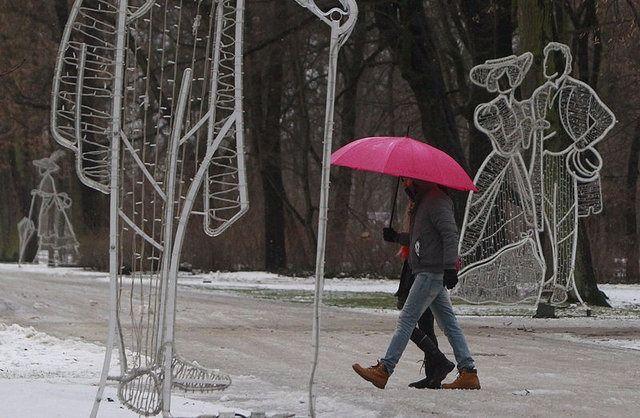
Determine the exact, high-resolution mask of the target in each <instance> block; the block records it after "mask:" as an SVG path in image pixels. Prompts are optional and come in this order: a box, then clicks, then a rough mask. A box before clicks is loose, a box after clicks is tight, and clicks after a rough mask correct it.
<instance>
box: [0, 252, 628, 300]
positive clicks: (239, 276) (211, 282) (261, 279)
mask: <svg viewBox="0 0 640 418" xmlns="http://www.w3.org/2000/svg"><path fill="white" fill-rule="evenodd" d="M3 271H8V272H10V271H20V272H23V273H25V272H26V273H30V272H33V273H38V274H46V275H55V276H57V277H65V276H69V277H86V278H87V279H94V280H98V281H107V280H108V277H107V274H106V273H101V272H94V271H86V270H82V269H79V268H70V267H62V268H50V267H47V266H44V265H37V264H24V265H22V266H20V267H19V266H17V265H16V264H8V263H0V273H1V272H3ZM179 284H180V285H182V286H189V287H193V288H202V289H216V290H225V289H226V290H246V289H249V290H285V291H305V292H313V291H314V289H315V279H314V277H295V276H284V275H280V274H275V273H267V272H262V271H240V272H220V271H218V272H209V273H202V274H189V273H182V272H181V273H180V276H179ZM599 288H600V290H602V291H604V292H605V293H606V294H607V296H609V301H610V303H611V305H612V307H614V308H624V309H640V284H601V285H599ZM397 289H398V281H397V280H384V279H366V278H327V279H325V286H324V290H325V291H327V292H345V293H385V294H393V293H395V292H396V290H397Z"/></svg>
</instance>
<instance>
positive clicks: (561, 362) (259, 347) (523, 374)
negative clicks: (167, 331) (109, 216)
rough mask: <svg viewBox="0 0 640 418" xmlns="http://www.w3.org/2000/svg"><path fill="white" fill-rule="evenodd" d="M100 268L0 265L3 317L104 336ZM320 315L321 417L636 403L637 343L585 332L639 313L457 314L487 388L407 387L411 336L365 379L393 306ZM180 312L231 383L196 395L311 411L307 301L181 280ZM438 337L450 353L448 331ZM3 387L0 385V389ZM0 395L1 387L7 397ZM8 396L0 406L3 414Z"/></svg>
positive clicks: (199, 350) (183, 331) (390, 325)
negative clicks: (401, 352)
mask: <svg viewBox="0 0 640 418" xmlns="http://www.w3.org/2000/svg"><path fill="white" fill-rule="evenodd" d="M102 277H104V275H103V274H102V275H100V274H94V273H83V272H79V271H75V270H71V269H56V270H48V269H42V271H38V270H37V269H36V270H22V271H19V270H17V269H15V268H13V267H12V268H9V267H7V266H6V265H0V323H5V324H13V323H16V324H20V325H21V326H33V327H34V328H35V329H37V330H38V331H40V332H44V333H47V334H50V335H53V336H55V337H58V338H64V339H67V338H70V337H73V338H78V339H81V340H84V341H87V342H97V343H103V342H104V338H105V333H106V293H107V290H106V289H107V283H106V282H105V281H104V280H103V279H102ZM324 313H325V315H324V322H323V340H322V342H323V347H324V348H323V352H322V357H321V373H320V376H319V385H318V386H319V387H318V392H319V395H320V399H319V407H320V408H319V410H320V412H321V413H322V414H323V415H324V416H367V417H368V416H380V417H388V416H391V417H395V416H406V417H414V416H423V415H429V414H437V415H440V416H570V415H574V416H575V415H580V416H602V415H603V413H604V414H606V415H609V416H616V417H625V416H629V417H631V416H637V414H638V411H639V410H640V384H639V383H638V382H640V371H639V370H638V367H637V361H638V359H639V358H640V352H639V351H637V350H632V349H621V348H612V347H609V346H605V345H601V344H596V343H593V342H590V341H593V340H607V339H617V340H624V341H634V340H635V341H638V340H640V319H637V318H577V319H559V320H532V319H529V318H511V317H492V318H481V317H463V318H461V323H462V326H463V329H464V330H465V332H466V334H467V336H468V338H469V344H470V347H471V349H472V351H473V352H474V354H475V357H476V361H477V364H478V368H479V374H480V378H481V383H482V385H483V390H482V391H479V392H447V391H418V390H412V389H409V388H407V387H406V384H407V383H408V382H410V381H412V380H414V379H416V378H417V377H418V369H419V366H418V365H417V363H416V362H417V361H418V360H419V358H420V355H419V352H418V351H417V350H416V349H415V348H414V347H412V346H410V348H409V349H408V351H407V353H406V354H405V356H404V358H403V360H402V361H401V363H400V364H399V366H398V368H397V369H396V370H397V371H396V373H395V374H394V376H393V377H392V379H391V380H390V383H389V385H388V386H387V389H386V390H385V391H380V390H378V389H375V388H374V387H373V386H371V385H369V384H367V383H365V382H363V381H361V380H360V379H359V378H358V377H357V376H356V375H355V374H354V373H353V371H352V370H351V364H352V363H353V362H356V361H359V362H365V363H370V362H375V359H376V357H378V356H381V355H382V354H383V353H382V350H383V349H384V348H385V347H386V343H387V342H388V339H389V337H390V335H391V332H392V330H393V329H394V326H395V319H396V316H395V315H394V314H393V313H390V312H374V311H362V310H346V309H339V308H326V309H325V310H324ZM177 321H178V324H177V329H178V349H179V350H180V351H181V353H182V354H183V355H184V356H185V357H187V358H190V359H195V360H198V361H199V362H200V363H202V364H205V365H211V366H216V367H220V368H222V369H223V370H224V371H226V372H228V373H230V374H231V375H232V378H233V379H234V385H233V386H232V387H231V388H229V390H227V391H226V392H223V393H218V394H213V395H207V396H203V397H200V399H201V400H203V401H209V402H212V403H214V404H217V405H222V406H225V407H237V408H242V409H245V410H254V411H256V410H263V411H268V412H272V413H273V412H280V413H284V412H293V413H296V414H300V415H303V414H304V413H305V412H306V408H307V407H306V398H305V391H306V384H307V379H308V373H309V366H310V363H311V347H310V338H309V334H310V325H311V306H310V305H307V304H296V303H283V302H279V301H273V300H260V299H252V298H247V297H242V296H237V295H229V294H226V293H224V292H221V291H219V290H203V289H194V288H189V287H187V288H181V290H180V294H179V306H178V319H177ZM441 344H442V346H443V347H445V352H446V353H448V355H449V356H450V357H451V354H450V352H451V350H450V349H449V346H448V344H447V343H446V341H445V340H444V339H441ZM2 361H3V359H0V369H2V365H1V364H2ZM95 373H97V370H96V371H95ZM453 377H454V376H453V375H451V376H450V378H449V379H448V380H450V379H451V378H453ZM23 381H24V379H21V380H19V381H16V383H17V382H23ZM2 387H4V386H3V385H1V384H0V390H2V389H1V388H2ZM25 390H26V388H25ZM89 392H90V391H89ZM83 393H84V392H83ZM89 394H90V395H91V396H92V393H89ZM6 396H7V394H5V395H4V396H3V394H2V393H0V398H2V400H3V402H4V400H5V399H6ZM3 402H0V416H4V415H5V414H3V409H2V408H3V406H2V403H3ZM26 416H30V415H26ZM43 416H47V415H43ZM114 416H115V415H114Z"/></svg>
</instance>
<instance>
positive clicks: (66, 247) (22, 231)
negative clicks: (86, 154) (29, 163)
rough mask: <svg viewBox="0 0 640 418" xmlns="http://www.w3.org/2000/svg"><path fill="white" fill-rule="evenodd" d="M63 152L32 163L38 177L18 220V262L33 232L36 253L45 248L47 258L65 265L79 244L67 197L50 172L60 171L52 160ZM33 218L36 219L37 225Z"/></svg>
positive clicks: (75, 256)
mask: <svg viewBox="0 0 640 418" xmlns="http://www.w3.org/2000/svg"><path fill="white" fill-rule="evenodd" d="M63 155H64V152H62V151H54V152H53V153H52V154H51V156H49V157H48V158H43V159H40V160H35V161H34V162H33V165H35V166H36V167H37V168H38V174H39V175H40V177H42V178H41V179H40V183H39V184H38V188H36V189H33V190H32V191H31V196H32V197H31V206H30V208H29V216H28V217H26V218H22V219H21V220H20V222H18V232H19V235H20V254H19V263H22V262H23V261H24V256H25V251H26V248H27V245H28V243H29V241H30V240H31V238H32V237H33V234H34V233H36V232H37V236H38V253H40V252H41V251H46V252H47V253H48V254H49V257H48V258H49V260H50V261H54V262H56V261H59V262H61V263H62V264H66V265H69V264H73V263H74V262H75V261H76V260H77V257H78V245H79V244H78V240H77V239H76V234H75V232H74V231H73V225H72V224H71V217H70V214H69V211H70V210H71V203H72V202H71V198H70V197H69V195H67V194H66V193H63V192H59V191H58V189H57V187H56V182H55V179H54V178H53V174H55V173H57V172H58V171H59V170H60V166H58V164H57V163H56V162H57V161H58V160H59V159H60V158H61V157H62V156H63ZM36 211H37V218H36V213H35V212H36ZM34 219H37V224H38V227H37V228H36V226H35V222H34Z"/></svg>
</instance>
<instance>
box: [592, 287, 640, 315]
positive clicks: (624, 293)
mask: <svg viewBox="0 0 640 418" xmlns="http://www.w3.org/2000/svg"><path fill="white" fill-rule="evenodd" d="M598 288H599V289H600V290H602V291H603V292H604V293H605V294H606V295H607V296H609V303H610V304H611V306H612V307H613V308H632V309H637V308H640V284H601V285H598Z"/></svg>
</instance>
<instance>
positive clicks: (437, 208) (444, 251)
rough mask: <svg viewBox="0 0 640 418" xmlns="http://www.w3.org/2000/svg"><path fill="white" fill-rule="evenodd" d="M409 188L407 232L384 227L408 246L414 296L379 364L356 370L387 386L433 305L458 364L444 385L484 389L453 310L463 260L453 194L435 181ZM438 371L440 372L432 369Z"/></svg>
mask: <svg viewBox="0 0 640 418" xmlns="http://www.w3.org/2000/svg"><path fill="white" fill-rule="evenodd" d="M403 183H404V187H405V191H406V192H407V194H408V195H409V197H410V198H411V199H412V200H413V201H414V202H415V204H416V209H415V215H414V220H413V225H412V226H411V232H410V233H408V234H399V233H397V232H396V231H394V230H393V229H391V228H389V229H385V231H384V232H383V234H384V238H385V240H387V241H396V242H406V243H408V244H409V249H410V253H409V265H410V267H411V270H412V273H413V274H414V275H415V279H414V283H413V285H412V286H411V290H410V291H409V295H408V297H407V300H406V302H405V303H404V306H403V308H402V311H401V312H400V315H399V318H398V323H397V326H396V330H395V333H394V334H393V337H392V338H391V342H390V343H389V346H388V348H387V352H386V354H385V356H384V357H383V358H381V359H380V360H379V361H378V363H377V364H376V365H375V366H371V367H367V368H365V367H363V366H361V365H360V364H357V363H356V364H354V365H353V366H352V367H353V370H354V371H355V372H356V373H357V374H358V375H359V376H360V377H362V378H363V379H365V380H367V381H369V382H371V383H372V384H373V385H374V386H376V387H377V388H379V389H384V388H385V386H386V384H387V381H388V380H389V377H390V376H391V374H393V372H394V369H395V367H396V365H397V364H398V362H399V361H400V357H401V356H402V354H403V352H404V350H405V349H406V347H407V344H408V342H409V340H410V338H411V334H412V332H413V330H414V329H415V327H416V324H417V323H418V320H419V318H420V317H421V316H422V315H423V314H424V312H425V311H426V310H427V308H431V310H432V312H433V315H434V317H435V319H436V321H437V322H438V326H439V327H440V328H441V329H442V330H443V331H444V334H445V335H446V336H447V339H448V340H449V343H450V344H451V347H452V348H453V352H454V355H455V358H456V362H457V363H458V377H457V378H456V379H455V380H454V381H453V382H452V383H450V384H444V385H442V388H444V389H480V381H479V379H478V374H477V371H476V368H475V363H474V361H473V358H472V357H471V353H470V351H469V348H468V346H467V342H466V340H465V337H464V334H463V333H462V330H461V329H460V326H459V325H458V321H457V319H456V316H455V314H454V312H453V307H452V305H451V299H450V298H449V293H448V292H447V290H446V289H445V286H447V287H450V288H453V287H454V286H455V284H456V283H457V280H458V279H457V271H456V269H455V265H456V262H457V260H458V250H457V249H458V227H457V225H456V223H455V219H454V215H453V202H452V201H451V198H450V197H449V196H448V195H447V194H446V193H444V192H443V191H442V189H440V187H439V186H438V185H436V184H434V183H428V182H424V181H419V180H413V179H403ZM445 366H446V364H443V365H442V366H441V367H439V368H438V370H437V373H438V376H436V377H437V378H440V376H442V379H441V380H440V381H442V380H443V379H444V378H445V377H446V375H447V374H448V373H449V371H450V370H449V371H447V370H446V367H445ZM432 372H433V373H434V374H435V372H436V371H432Z"/></svg>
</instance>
